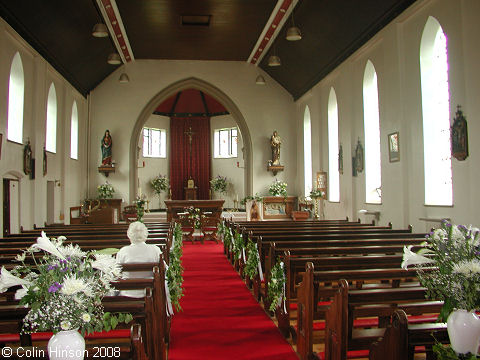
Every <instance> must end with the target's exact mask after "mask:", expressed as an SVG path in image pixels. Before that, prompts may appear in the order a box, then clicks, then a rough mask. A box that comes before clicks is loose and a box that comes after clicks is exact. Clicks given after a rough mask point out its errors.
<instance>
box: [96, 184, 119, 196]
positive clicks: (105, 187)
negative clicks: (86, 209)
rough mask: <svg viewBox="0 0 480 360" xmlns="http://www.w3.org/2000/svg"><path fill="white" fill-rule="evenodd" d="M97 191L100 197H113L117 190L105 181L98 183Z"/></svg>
mask: <svg viewBox="0 0 480 360" xmlns="http://www.w3.org/2000/svg"><path fill="white" fill-rule="evenodd" d="M97 192H98V198H99V199H111V198H113V193H114V192H115V189H114V188H113V186H112V185H111V184H109V183H108V181H107V182H105V184H102V185H98V187H97Z"/></svg>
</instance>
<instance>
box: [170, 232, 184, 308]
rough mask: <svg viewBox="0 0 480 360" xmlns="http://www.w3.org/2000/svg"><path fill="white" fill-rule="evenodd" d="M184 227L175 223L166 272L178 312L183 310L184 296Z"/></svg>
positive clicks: (173, 302) (173, 301) (172, 298)
mask: <svg viewBox="0 0 480 360" xmlns="http://www.w3.org/2000/svg"><path fill="white" fill-rule="evenodd" d="M182 246H183V240H182V227H181V225H180V224H178V223H175V229H174V231H173V243H172V247H171V248H170V254H169V264H168V268H167V271H166V278H167V284H168V291H169V293H170V299H171V301H172V304H173V305H174V306H175V309H176V310H177V311H179V310H182V307H181V306H180V298H181V297H182V296H183V288H182V284H183V266H182V260H181V257H182V252H183V251H182Z"/></svg>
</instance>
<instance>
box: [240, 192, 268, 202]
mask: <svg viewBox="0 0 480 360" xmlns="http://www.w3.org/2000/svg"><path fill="white" fill-rule="evenodd" d="M249 200H255V201H256V202H262V201H263V197H262V196H260V195H258V193H256V194H255V195H254V196H250V195H249V196H245V197H244V198H243V199H242V200H241V201H240V204H241V205H245V204H246V203H247V201H249Z"/></svg>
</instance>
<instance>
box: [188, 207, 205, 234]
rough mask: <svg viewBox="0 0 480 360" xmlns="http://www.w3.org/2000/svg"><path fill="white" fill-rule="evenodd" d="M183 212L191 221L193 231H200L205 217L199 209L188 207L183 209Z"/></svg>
mask: <svg viewBox="0 0 480 360" xmlns="http://www.w3.org/2000/svg"><path fill="white" fill-rule="evenodd" d="M185 212H186V213H187V217H188V218H189V219H193V227H194V228H195V229H200V228H201V227H202V219H203V218H204V217H205V216H204V215H203V214H202V211H201V210H200V209H199V208H195V207H193V206H189V207H186V208H185Z"/></svg>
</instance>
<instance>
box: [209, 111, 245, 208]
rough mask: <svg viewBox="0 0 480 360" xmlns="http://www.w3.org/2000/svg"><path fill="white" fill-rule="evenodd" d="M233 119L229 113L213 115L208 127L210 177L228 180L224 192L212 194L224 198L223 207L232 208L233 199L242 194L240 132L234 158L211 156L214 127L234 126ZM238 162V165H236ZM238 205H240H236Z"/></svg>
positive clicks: (241, 142)
mask: <svg viewBox="0 0 480 360" xmlns="http://www.w3.org/2000/svg"><path fill="white" fill-rule="evenodd" d="M235 126H236V123H235V120H234V119H233V118H232V117H231V116H230V115H224V116H215V117H213V118H211V119H210V128H211V132H212V136H211V139H210V143H211V145H212V146H211V153H212V168H211V173H212V179H213V178H215V177H217V176H218V175H221V176H226V177H227V181H228V183H229V184H228V187H227V193H226V194H225V195H224V194H212V196H213V197H214V198H222V199H225V204H224V207H227V208H233V205H234V204H233V200H234V199H236V198H237V197H238V200H239V201H240V200H241V199H242V198H243V197H245V195H244V193H245V192H244V176H243V172H244V170H243V167H244V159H243V152H242V148H243V140H242V136H241V134H240V132H239V133H238V151H237V154H238V156H237V157H236V158H228V159H219V158H214V157H213V134H214V132H215V130H216V129H225V128H231V127H235ZM237 162H238V167H237ZM238 206H240V205H238Z"/></svg>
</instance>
